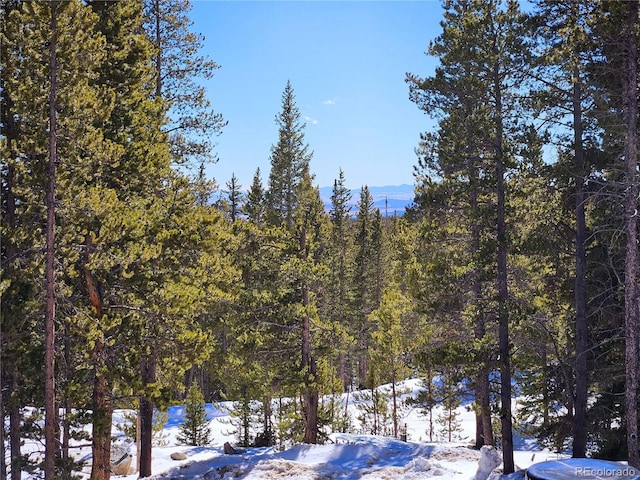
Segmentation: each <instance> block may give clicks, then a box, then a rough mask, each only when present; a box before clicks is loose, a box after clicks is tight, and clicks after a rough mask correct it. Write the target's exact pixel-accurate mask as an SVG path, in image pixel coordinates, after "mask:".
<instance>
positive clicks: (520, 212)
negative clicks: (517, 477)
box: [0, 0, 640, 480]
mask: <svg viewBox="0 0 640 480" xmlns="http://www.w3.org/2000/svg"><path fill="white" fill-rule="evenodd" d="M443 7H444V15H443V18H442V21H441V31H440V32H439V33H438V35H437V36H436V37H435V38H434V39H433V40H432V41H431V43H430V44H429V45H425V46H424V48H425V49H426V50H427V54H428V55H430V56H433V57H435V58H436V59H437V61H438V66H437V68H436V71H435V73H434V74H433V75H431V76H423V74H422V73H421V72H412V73H407V75H406V78H405V82H406V88H407V96H408V99H407V101H411V102H413V103H415V106H416V108H418V109H420V110H422V111H424V112H425V113H427V114H428V115H429V116H431V117H433V118H435V119H436V120H437V127H436V128H435V129H434V130H433V131H428V132H425V133H423V134H422V135H420V138H416V154H417V156H416V164H415V167H414V172H413V174H414V178H415V199H414V202H413V204H412V205H411V207H410V208H408V209H407V210H406V213H405V214H404V215H402V216H399V215H394V216H384V215H383V213H384V212H380V210H379V209H375V208H373V199H372V196H371V193H370V192H369V190H368V188H367V187H366V186H365V187H363V188H362V190H361V192H360V195H359V199H356V200H357V203H356V206H355V207H354V208H351V207H350V206H349V205H350V204H351V200H352V199H351V194H350V192H349V190H348V189H347V188H346V186H345V185H346V179H345V176H344V174H343V172H342V171H339V172H336V179H335V182H334V185H333V195H332V197H331V206H330V208H329V209H328V210H327V209H325V208H324V206H323V202H322V200H321V199H320V195H319V189H318V186H317V185H315V184H314V174H313V172H312V171H311V168H310V161H311V158H312V145H311V146H310V145H308V144H307V142H306V140H305V124H304V121H303V118H302V117H301V114H300V111H299V109H298V106H297V104H296V97H295V92H294V86H293V85H291V83H287V84H286V85H284V86H283V87H284V89H283V93H282V99H281V110H280V111H279V112H274V114H276V115H277V116H276V124H277V127H278V132H279V133H278V137H277V138H274V139H273V144H272V147H271V151H270V152H265V157H268V158H269V160H270V165H271V168H270V171H269V172H261V171H260V170H259V169H258V170H256V173H255V176H254V178H253V182H252V184H251V185H250V186H248V188H247V189H244V188H243V186H241V185H239V183H238V179H237V178H235V176H233V177H232V178H231V179H228V180H225V181H224V183H223V184H222V185H217V184H216V183H215V181H213V180H211V179H208V178H206V175H205V174H204V172H205V166H206V165H207V164H208V163H210V162H215V161H216V153H215V142H216V137H217V136H218V135H219V134H220V133H221V132H222V131H223V129H224V127H225V123H226V120H225V118H224V116H223V115H224V112H222V113H220V112H217V111H216V110H215V105H211V104H210V103H209V101H207V99H206V98H207V97H206V94H205V91H204V88H203V87H202V79H208V78H211V77H212V76H214V74H215V71H216V69H217V68H218V65H217V64H216V63H215V61H214V60H213V59H210V58H207V57H206V56H203V55H202V54H201V45H202V37H201V36H200V35H199V34H198V33H197V32H193V31H192V30H191V22H190V20H189V11H190V4H189V1H188V0H120V1H115V2H114V1H102V0H64V1H61V0H49V1H20V0H2V2H1V3H0V8H1V10H0V18H1V20H0V21H1V26H2V27H1V49H0V55H1V57H0V58H1V63H0V68H1V70H0V73H1V75H0V82H1V83H0V153H1V164H0V173H1V185H2V192H1V194H2V197H1V209H2V213H1V215H2V218H1V228H2V230H1V262H2V263H1V279H0V294H1V309H0V317H1V331H0V335H1V337H0V345H1V346H0V348H1V371H0V375H1V383H0V386H1V393H2V395H1V396H0V402H1V405H0V410H1V411H2V415H3V418H5V419H6V421H5V422H4V424H3V425H4V427H5V428H4V429H3V439H4V441H3V442H0V449H1V451H0V460H1V461H2V465H1V466H0V479H5V478H11V479H12V480H18V479H20V478H22V475H23V473H25V474H32V475H36V476H41V477H42V478H45V479H46V480H53V479H54V478H56V479H57V478H73V469H74V461H73V446H74V445H75V444H77V442H84V443H90V444H91V447H92V457H93V464H92V472H91V479H93V480H103V479H108V478H109V477H110V471H109V457H110V448H111V447H110V446H111V437H110V436H111V425H112V422H113V412H114V409H120V408H128V409H135V410H137V412H138V420H137V422H138V423H137V430H138V432H137V435H138V436H139V439H140V445H141V452H140V455H141V456H140V477H147V476H150V475H151V474H152V461H151V459H152V453H151V452H152V446H153V445H152V444H153V441H152V436H153V426H154V419H155V416H156V414H157V412H162V411H163V410H166V409H167V408H168V407H169V406H170V405H174V404H176V403H177V402H182V403H184V401H185V396H186V393H187V391H188V390H189V388H190V387H191V386H192V385H194V384H196V385H198V387H199V388H200V389H201V391H202V394H203V396H204V399H205V400H206V401H207V402H212V401H219V400H231V401H234V402H236V404H237V405H238V406H239V407H238V409H239V410H238V415H239V416H240V418H241V419H242V422H241V423H240V424H241V425H243V426H244V428H245V431H246V432H248V427H247V425H249V423H250V422H254V423H257V424H258V425H259V426H260V428H259V429H260V431H261V434H260V435H257V436H256V437H255V438H251V437H250V436H249V435H248V434H247V435H246V438H245V443H246V444H247V445H249V444H262V445H277V444H278V443H280V442H284V441H286V442H294V443H310V444H314V443H320V442H322V441H323V440H324V439H325V428H326V427H327V426H331V427H332V428H333V430H334V431H348V429H349V428H350V424H351V419H349V418H347V417H345V416H344V415H343V414H342V412H341V411H339V410H338V409H335V408H330V407H327V405H330V404H327V403H326V402H324V401H321V399H322V398H325V397H327V396H330V395H332V394H336V393H338V392H339V393H343V392H353V393H354V394H356V393H357V391H358V390H360V389H363V388H372V387H375V386H377V385H381V384H391V385H392V386H393V387H395V385H396V384H398V383H399V382H400V381H402V380H404V379H406V378H409V377H420V378H422V379H423V381H424V384H425V385H426V386H427V387H426V389H425V391H424V394H423V395H422V396H421V397H420V402H421V405H422V407H423V408H424V409H425V410H428V409H429V408H432V407H433V406H434V405H436V404H445V405H447V406H448V407H450V408H455V407H456V406H457V405H459V402H460V401H461V399H462V398H471V399H472V405H473V408H474V411H475V415H476V425H477V429H476V430H477V432H476V438H475V446H476V447H478V448H479V447H480V446H482V445H496V446H498V447H499V448H500V449H501V450H502V453H503V457H504V471H505V473H509V472H512V471H513V469H514V464H513V431H514V429H521V430H526V431H527V432H528V433H530V434H533V435H535V436H536V437H537V438H538V439H539V441H540V442H541V443H542V444H543V445H546V446H548V447H549V448H552V449H555V450H557V451H567V450H569V451H571V453H572V455H573V456H574V457H586V456H592V457H598V458H606V459H616V460H618V459H623V460H627V461H628V462H629V463H630V464H631V465H633V466H636V467H640V457H639V446H638V438H637V437H638V372H639V370H638V348H639V335H640V299H639V289H638V237H637V234H638V223H637V216H638V198H639V193H640V192H639V176H640V174H639V169H638V152H637V149H638V145H637V142H638V55H637V43H638V30H639V22H638V2H637V1H625V2H616V1H604V0H554V1H545V0H535V1H534V2H532V4H528V6H527V10H526V11H525V10H523V9H522V8H521V5H520V4H519V2H516V1H511V0H443ZM400 81H402V79H400ZM296 87H297V88H304V85H299V86H296ZM263 174H264V178H263ZM214 193H215V195H214ZM212 199H215V200H212ZM396 393H397V392H396V391H395V388H393V392H392V396H393V405H394V406H395V396H396ZM516 397H518V398H519V399H520V401H519V405H518V410H517V412H515V411H514V410H513V406H512V400H513V399H514V398H516ZM255 401H258V403H259V405H260V407H259V408H258V409H257V410H256V409H255ZM274 401H276V404H277V405H279V408H278V409H277V411H274V409H273V405H274ZM372 401H373V403H372V404H373V405H374V407H373V408H375V405H376V400H375V399H372ZM391 415H392V418H393V419H394V420H395V419H396V417H395V410H394V411H393V412H392V414H391ZM82 425H90V426H91V432H92V434H91V436H87V435H86V434H85V433H84V432H85V431H86V430H84V429H82V428H79V426H82ZM374 433H383V432H374ZM386 433H388V434H390V435H393V436H396V437H399V436H400V435H401V432H400V428H399V425H398V422H397V421H394V422H393V431H391V432H386ZM27 437H28V438H35V439H38V441H40V442H41V444H42V455H41V456H40V457H38V461H37V462H35V463H34V462H33V460H32V457H27V456H26V455H24V452H22V451H21V448H22V445H23V443H22V440H23V439H24V438H27ZM7 459H8V461H7Z"/></svg>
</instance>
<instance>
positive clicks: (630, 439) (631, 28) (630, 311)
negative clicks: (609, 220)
mask: <svg viewBox="0 0 640 480" xmlns="http://www.w3.org/2000/svg"><path fill="white" fill-rule="evenodd" d="M627 6H628V9H629V10H628V17H627V21H628V32H627V34H626V35H625V40H626V42H625V43H626V45H625V47H626V48H625V49H626V52H625V54H626V55H625V70H626V71H625V80H624V82H623V85H624V92H623V111H624V116H625V118H624V120H625V126H626V138H625V144H624V155H625V162H626V172H625V187H626V188H625V229H626V252H625V281H624V305H625V340H626V344H625V345H626V347H625V364H626V365H625V377H626V378H625V410H626V427H627V449H628V462H629V465H632V466H634V467H638V468H640V454H639V452H638V338H639V336H640V333H639V332H638V330H639V329H640V318H639V317H640V312H639V311H638V307H639V304H638V239H637V228H638V173H637V172H638V170H637V167H638V52H637V47H638V45H637V40H636V35H637V28H638V2H637V1H629V2H628V3H627Z"/></svg>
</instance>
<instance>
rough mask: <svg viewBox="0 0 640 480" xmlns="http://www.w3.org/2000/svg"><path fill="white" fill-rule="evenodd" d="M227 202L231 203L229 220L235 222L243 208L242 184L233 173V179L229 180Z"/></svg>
mask: <svg viewBox="0 0 640 480" xmlns="http://www.w3.org/2000/svg"><path fill="white" fill-rule="evenodd" d="M226 193H227V203H228V205H229V220H231V222H235V221H236V220H237V218H238V215H239V214H240V211H241V210H242V200H243V196H244V195H243V194H242V185H240V184H239V183H238V178H237V177H236V176H235V174H232V175H231V179H230V180H229V181H228V182H227V192H226Z"/></svg>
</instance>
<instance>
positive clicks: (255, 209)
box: [242, 168, 265, 227]
mask: <svg viewBox="0 0 640 480" xmlns="http://www.w3.org/2000/svg"><path fill="white" fill-rule="evenodd" d="M264 210H265V192H264V188H262V178H261V176H260V169H259V168H258V169H256V173H255V174H254V176H253V181H252V182H251V187H249V191H248V192H247V198H246V201H245V203H244V205H243V207H242V213H243V214H244V215H246V217H247V220H249V221H250V222H251V223H253V224H254V225H256V226H258V227H259V226H261V225H262V221H263V217H264Z"/></svg>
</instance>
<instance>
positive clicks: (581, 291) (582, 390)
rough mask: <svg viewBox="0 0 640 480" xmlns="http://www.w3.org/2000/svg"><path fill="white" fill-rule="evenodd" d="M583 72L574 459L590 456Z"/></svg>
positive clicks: (576, 126)
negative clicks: (588, 443) (588, 450)
mask: <svg viewBox="0 0 640 480" xmlns="http://www.w3.org/2000/svg"><path fill="white" fill-rule="evenodd" d="M579 80H580V72H579V70H578V68H577V67H576V68H575V69H574V73H573V101H572V103H573V145H574V155H575V166H574V168H575V173H574V181H575V183H576V192H575V196H576V205H575V215H576V239H575V242H576V245H575V248H576V251H575V262H576V273H575V275H576V276H575V283H574V288H575V291H574V300H575V308H576V322H575V334H576V339H575V348H576V357H575V375H576V384H575V396H574V398H575V403H574V409H575V410H574V415H573V457H574V458H582V457H585V456H586V454H587V392H588V376H587V351H588V342H587V301H586V274H587V254H586V239H587V225H586V220H585V213H584V202H585V199H586V195H585V191H584V175H585V159H584V149H583V147H582V88H581V86H580V81H579Z"/></svg>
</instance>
